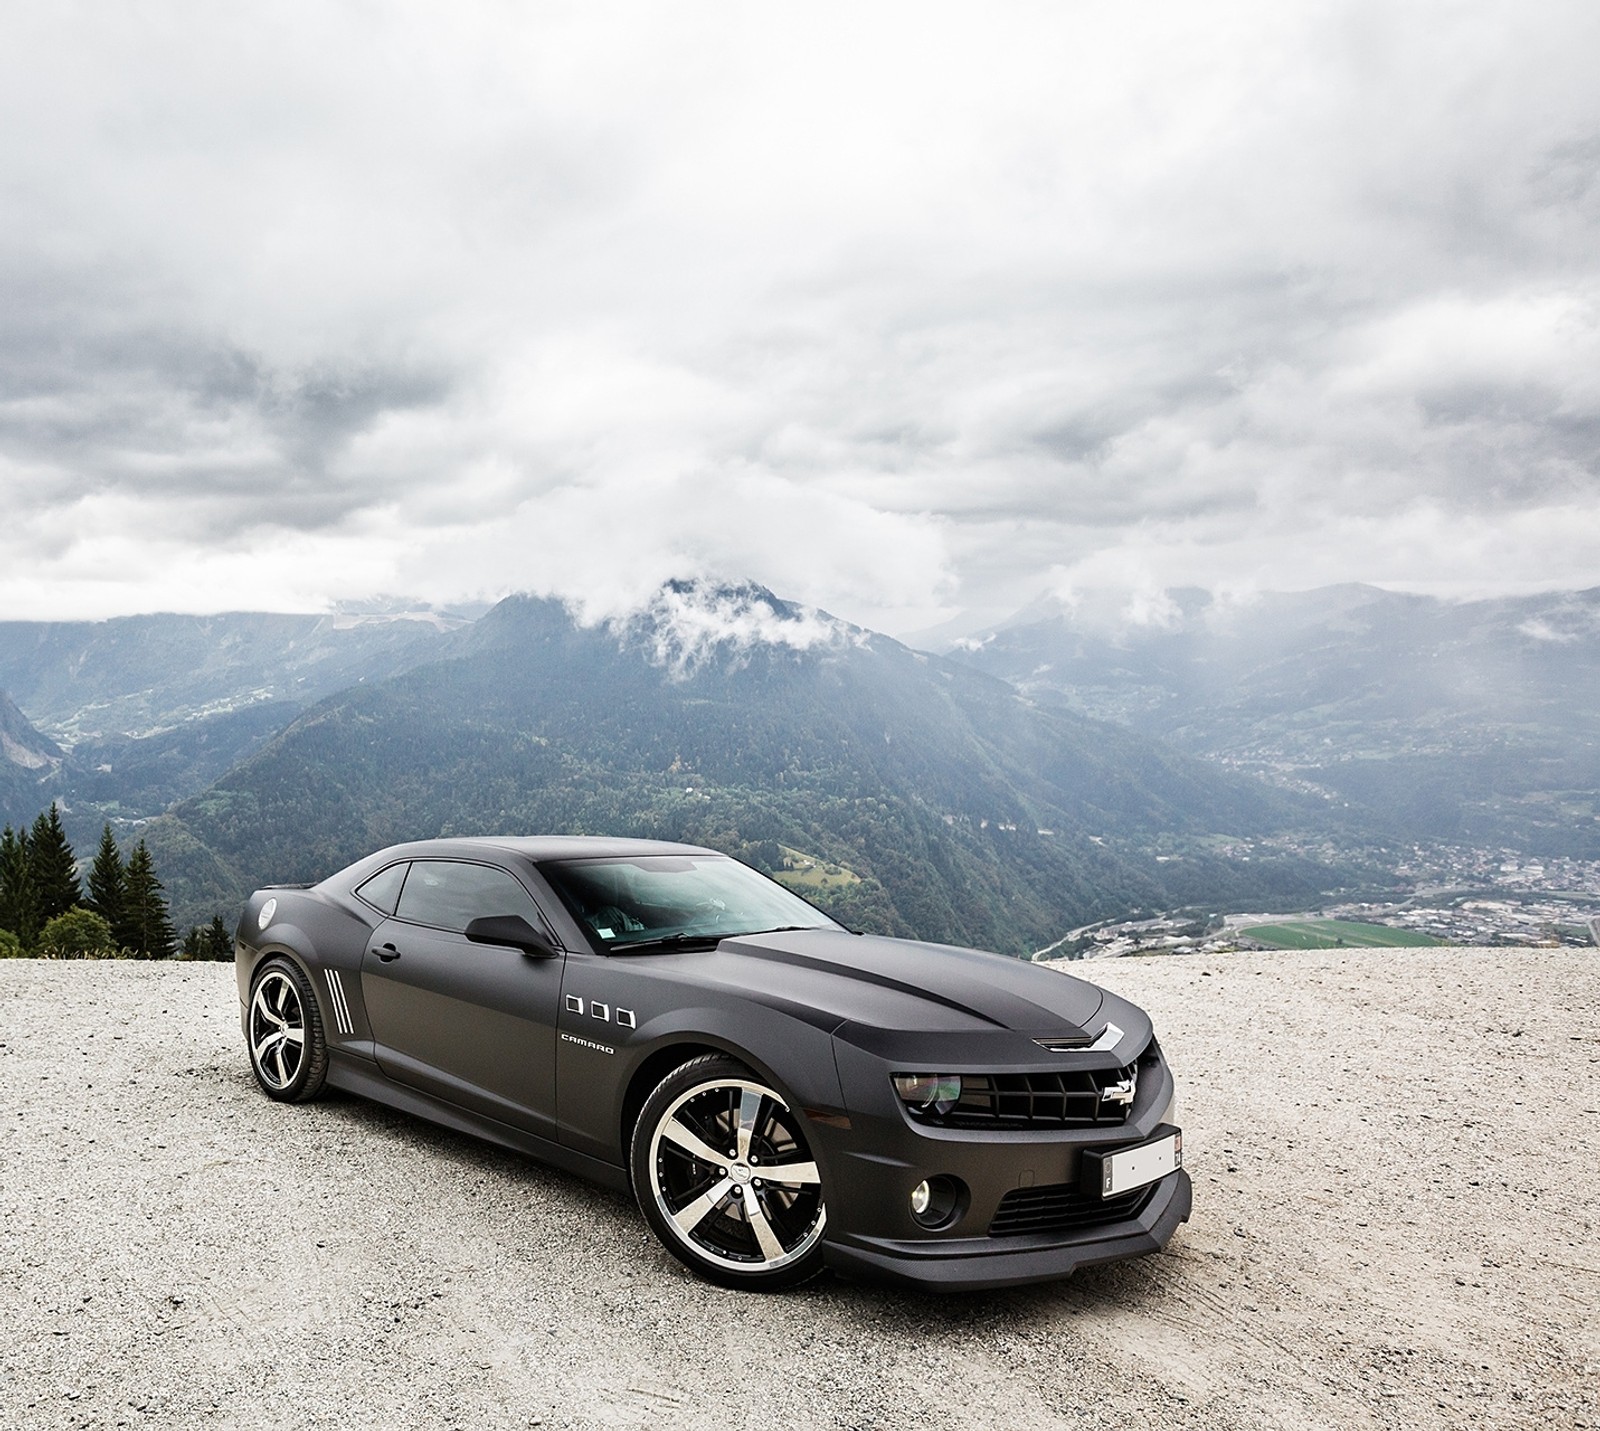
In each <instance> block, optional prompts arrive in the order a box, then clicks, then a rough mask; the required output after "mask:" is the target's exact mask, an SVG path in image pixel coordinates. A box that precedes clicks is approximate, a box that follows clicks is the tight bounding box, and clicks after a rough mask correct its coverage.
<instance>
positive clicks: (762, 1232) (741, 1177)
mask: <svg viewBox="0 0 1600 1431" xmlns="http://www.w3.org/2000/svg"><path fill="white" fill-rule="evenodd" d="M650 1167H651V1169H652V1171H653V1183H652V1187H651V1191H652V1193H653V1194H654V1196H655V1200H656V1206H657V1208H659V1209H660V1211H661V1214H662V1216H663V1217H664V1218H666V1220H667V1225H668V1226H669V1227H670V1228H671V1229H672V1230H673V1232H674V1234H675V1235H676V1236H677V1237H678V1238H679V1239H680V1240H681V1241H682V1242H683V1244H684V1245H685V1246H686V1247H687V1248H688V1249H689V1250H690V1251H691V1252H692V1253H693V1254H694V1255H695V1256H696V1257H698V1258H701V1259H702V1260H704V1261H706V1262H711V1263H714V1264H716V1265H717V1266H719V1267H725V1268H728V1269H730V1270H733V1271H736V1272H775V1271H777V1270H778V1269H779V1268H780V1267H787V1266H788V1265H789V1264H790V1263H792V1262H795V1261H797V1260H798V1259H800V1258H801V1257H804V1256H805V1255H806V1253H808V1252H809V1251H810V1250H811V1249H812V1248H813V1247H815V1246H816V1244H817V1242H818V1240H819V1239H820V1238H821V1237H822V1233H823V1228H824V1227H825V1225H826V1223H827V1211H826V1209H825V1208H824V1206H823V1202H822V1178H821V1175H820V1174H819V1173H818V1172H817V1165H816V1163H815V1162H814V1161H813V1160H812V1158H811V1154H810V1152H809V1151H808V1150H807V1148H806V1145H805V1140H804V1139H803V1138H802V1137H801V1134H800V1128H799V1120H798V1119H797V1118H796V1116H795V1115H794V1114H793V1113H792V1112H791V1111H790V1110H789V1107H788V1105H787V1104H786V1103H784V1101H783V1100H782V1099H781V1098H779V1097H778V1095H777V1094H776V1093H774V1092H773V1091H772V1090H771V1089H770V1088H766V1087H763V1086H762V1085H761V1084H759V1083H752V1082H750V1081H748V1080H746V1079H739V1078H729V1079H719V1080H718V1081H717V1082H715V1083H705V1084H701V1085H700V1087H698V1088H691V1089H690V1090H689V1091H688V1092H687V1093H685V1094H683V1095H682V1096H681V1097H679V1098H677V1099H676V1100H675V1101H674V1102H673V1104H672V1106H671V1107H670V1108H668V1109H667V1111H666V1113H665V1114H663V1115H662V1117H661V1119H660V1121H659V1122H657V1124H656V1126H655V1129H654V1131H653V1132H652V1133H651V1136H650Z"/></svg>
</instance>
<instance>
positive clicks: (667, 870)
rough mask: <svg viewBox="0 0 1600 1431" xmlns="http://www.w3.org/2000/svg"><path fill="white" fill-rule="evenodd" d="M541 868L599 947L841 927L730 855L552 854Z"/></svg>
mask: <svg viewBox="0 0 1600 1431" xmlns="http://www.w3.org/2000/svg"><path fill="white" fill-rule="evenodd" d="M539 872H540V873H541V874H542V875H544V877H545V878H546V879H547V880H549V881H550V883H551V884H552V885H553V886H554V887H555V890H556V893H557V894H559V895H560V896H561V898H562V901H563V902H564V903H565V904H566V906H567V908H568V909H570V910H571V911H572V913H573V915H574V916H575V917H576V918H577V920H578V923H580V924H581V925H582V926H583V928H584V932H585V933H587V934H588V936H589V941H590V943H592V944H593V945H594V946H595V948H596V949H601V950H608V949H610V950H615V949H626V948H628V947H630V946H642V945H646V944H654V943H657V942H663V943H665V944H666V946H667V947H668V948H671V947H672V945H673V944H682V943H691V942H698V941H700V940H717V939H726V938H728V937H729V936H730V935H733V934H759V933H762V932H763V931H766V930H772V929H837V928H839V927H840V926H839V925H837V924H836V923H834V921H833V920H831V919H829V918H828V916H827V915H825V914H824V913H822V911H821V910H819V909H814V908H813V907H812V906H811V905H809V904H807V903H806V902H805V900H803V899H801V898H800V897H799V896H798V895H794V894H790V893H789V891H788V890H786V889H785V888H784V887H783V886H782V885H780V884H775V883H773V881H771V880H770V879H768V878H767V877H766V876H765V875H760V874H757V873H756V872H755V871H754V870H753V869H751V868H749V866H747V865H742V864H740V863H739V862H738V861H737V860H731V859H729V858H728V857H727V856H726V855H643V856H636V857H634V858H631V859H593V860H552V861H550V862H549V863H547V864H541V865H540V866H539Z"/></svg>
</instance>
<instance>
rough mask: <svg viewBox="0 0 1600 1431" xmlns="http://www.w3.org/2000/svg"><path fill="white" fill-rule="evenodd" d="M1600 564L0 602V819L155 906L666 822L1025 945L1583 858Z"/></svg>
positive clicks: (798, 881)
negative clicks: (474, 603)
mask: <svg viewBox="0 0 1600 1431" xmlns="http://www.w3.org/2000/svg"><path fill="white" fill-rule="evenodd" d="M1597 631H1600V593H1567V594H1563V595H1560V596H1552V597H1543V598H1519V599H1515V600H1504V601H1498V602H1486V603H1469V604H1464V605H1456V604H1449V603H1444V602H1440V601H1437V600H1434V599H1431V598H1423V597H1410V596H1403V595H1399V594H1396V593H1392V592H1385V591H1378V590H1375V589H1372V588H1363V587H1348V588H1329V589H1325V590H1323V591H1319V592H1309V593H1300V594H1296V595H1270V596H1263V597H1260V598H1257V599H1255V600H1254V601H1251V602H1248V603H1240V602H1221V601H1218V600H1216V599H1214V598H1212V597H1210V596H1208V595H1206V594H1204V593H1198V592H1184V591H1176V592H1169V593H1164V594H1162V595H1161V596H1160V597H1159V598H1157V599H1154V600H1153V601H1151V602H1148V603H1146V604H1145V606H1144V607H1143V608H1141V609H1139V610H1137V611H1134V612H1132V613H1130V612H1129V611H1128V609H1127V608H1126V607H1125V606H1106V605H1097V604H1096V603H1095V602H1094V601H1093V600H1085V599H1079V600H1077V601H1075V602H1073V603H1063V602H1054V603H1045V604H1041V605H1040V606H1037V607H1035V608H1033V609H1031V610H1029V611H1027V612H1024V613H1021V614H1020V615H1019V616H1018V617H1017V618H1016V619H1014V620H1013V621H1011V622H1008V623H1006V624H1005V625H1004V626H1002V627H1000V628H998V629H996V630H994V631H992V632H989V633H986V634H984V635H982V636H980V637H979V638H977V639H974V640H971V641H966V642H963V643H960V644H959V645H958V646H956V647H954V648H952V649H951V650H950V651H948V652H947V653H945V654H942V655H941V654H934V653H930V652H925V651H917V650H913V649H911V648H909V647H907V646H905V645H902V644H901V643H899V642H896V641H893V640H891V639H890V638H888V637H886V636H883V635H881V634H878V633H874V632H871V631H866V630H863V629H861V628H859V627H854V626H851V625H849V624H848V623H845V622H842V621H838V620H836V619H834V618H832V617H830V616H828V615H827V614H826V613H824V612H821V611H817V610H814V609H811V608H806V607H801V606H797V605H795V604H793V603H789V602H786V601H783V600H781V599H780V598H778V597H777V596H775V595H774V594H773V593H771V592H769V591H766V590H765V589H763V588H761V587H758V586H754V585H751V584H748V583H745V584H731V585H730V584H716V583H708V582H690V583H673V584H670V585H668V586H667V587H664V588H663V589H662V590H661V591H660V592H659V593H658V595H657V597H656V599H655V600H654V601H653V602H652V603H651V604H650V605H649V606H647V607H646V608H645V609H643V610H641V611H638V612H635V613H634V614H633V615H632V616H630V617H628V618H625V619H620V620H613V621H609V622H603V623H599V624H591V625H584V624H582V623H581V622H579V621H578V620H577V619H576V618H575V617H574V615H573V614H572V612H571V611H570V610H569V609H568V608H567V607H566V606H564V605H562V604H561V603H559V602H555V601H549V600H541V599H535V598H531V597H512V598H508V599H507V600H506V601H503V602H501V603H500V604H499V605H498V606H496V607H494V608H493V609H492V610H489V611H488V612H487V613H486V614H482V615H481V616H480V615H479V614H478V613H477V612H473V611H457V612H446V611H437V610H432V609H427V608H416V609H412V608H409V607H406V606H404V605H397V606H395V607H392V608H389V609H379V610H369V611H364V612H348V613H340V614H337V615H334V616H323V617H316V616H274V615H263V614H260V613H233V614H226V615H220V616H211V617H182V616H149V617H132V618H125V619H122V620H118V621H107V622H97V623H0V691H4V692H6V693H7V695H5V696H0V756H3V758H0V820H7V821H10V822H11V823H14V824H15V823H20V822H23V821H31V819H32V818H33V816H34V815H35V814H36V813H37V812H38V810H39V809H40V808H42V807H43V806H44V805H45V804H48V802H49V800H50V799H52V798H55V799H60V800H61V801H62V802H63V804H64V806H65V807H66V811H67V825H68V830H69V833H70V834H71V836H72V838H73V840H74V843H75V844H76V845H78V847H79V848H88V847H91V846H92V844H93V841H94V839H95V837H97V835H98V833H99V827H100V823H101V822H102V821H104V820H109V821H110V822H111V823H112V824H113V826H114V827H115V828H116V829H117V830H118V831H119V833H127V832H131V831H132V830H134V829H137V830H138V831H139V833H140V834H142V835H144V836H145V837H146V838H147V839H148V840H149V842H150V844H151V847H152V849H153V850H154V852H155V853H156V856H157V861H158V868H159V869H160V870H161V872H162V875H163V877H164V878H165V879H166V880H167V883H168V885H169V889H170V892H171V894H172V895H173V900H174V912H175V914H176V915H177V917H178V919H179V922H180V923H197V922H204V921H205V920H207V919H209V918H210V915H211V914H212V912H213V911H215V910H221V911H224V912H225V913H228V914H229V915H230V917H231V907H232V906H234V905H236V904H237V903H238V901H239V900H240V899H242V897H243V896H244V895H245V894H246V893H248V891H249V890H250V889H251V888H254V887H255V886H257V885H259V884H262V883H267V882H281V881H295V880H307V879H315V878H319V877H321V876H322V875H324V874H326V873H329V872H330V871H331V870H333V869H336V868H338V867H339V866H340V865H342V864H343V863H345V862H347V861H348V860H351V859H353V858H355V857H357V856H358V855H361V854H364V853H366V852H367V851H369V850H371V849H373V848H376V847H378V846H380V845H382V844H385V843H388V842H391V841H394V840H399V839H409V838H418V837H424V836H429V835H436V834H446V833H462V832H469V831H485V830H508V831H538V830H573V831H593V832H607V833H616V834H638V835H654V836H662V837H669V838H674V839H692V840H698V841H701V842H703V843H706V844H711V845H714V846H717V847H719V848H723V849H727V850H730V851H732V852H733V853H736V854H738V855H740V856H741V857H742V858H745V859H748V860H750V861H751V862H752V863H755V864H758V865H760V866H761V867H763V868H767V869H769V870H770V871H772V872H774V873H775V874H777V875H778V876H779V877H780V878H783V879H785V880H788V881H790V882H791V883H794V884H795V885H796V887H798V888H801V889H802V890H803V891H804V892H806V893H807V894H809V895H811V896H813V897H815V898H817V899H818V900H819V902H822V903H824V904H825V905H827V906H829V907H831V908H833V909H834V910H835V911H836V912H837V913H838V914H839V915H840V917H841V918H844V919H845V920H846V922H849V923H852V924H854V925H856V926H859V927H864V928H870V929H874V930H881V931H883V932H890V933H902V934H905V933H914V934H917V935H920V936H922V937H925V938H933V939H949V940H953V941H958V942H968V943H976V944H982V945H986V946H988V947H994V948H1001V949H1006V950H1009V951H1011V952H1024V951H1026V950H1027V949H1029V948H1033V947H1038V946H1039V945H1042V944H1044V943H1047V942H1049V941H1051V940H1053V939H1055V938H1058V937H1059V936H1060V935H1061V934H1062V933H1064V932H1065V931H1066V930H1067V929H1068V928H1070V927H1071V926H1073V925H1076V924H1081V923H1086V922H1088V921H1090V920H1092V919H1096V918H1104V917H1110V916H1113V915H1123V914H1130V913H1133V912H1136V911H1139V910H1154V909H1170V908H1174V907H1191V908H1194V909H1196V910H1199V911H1204V912H1215V911H1218V910H1222V909H1227V908H1245V907H1253V908H1291V907H1304V906H1305V905H1306V904H1308V903H1314V902H1316V901H1317V900H1318V899H1319V898H1321V897H1322V896H1324V895H1326V894H1328V893H1330V892H1333V891H1341V890H1342V891H1345V892H1347V893H1348V892H1350V891H1351V890H1353V889H1357V888H1360V889H1373V888H1381V887H1382V886H1383V885H1384V883H1385V880H1386V878H1388V876H1387V874H1386V869H1385V865H1384V861H1383V857H1382V850H1381V848H1379V850H1378V854H1377V856H1376V858H1374V855H1373V850H1374V847H1381V846H1382V845H1383V843H1384V842H1385V841H1395V840H1406V839H1467V838H1470V839H1484V840H1493V841H1501V842H1507V843H1510V844H1511V845H1513V846H1516V847H1518V848H1530V849H1557V848H1559V849H1561V850H1568V851H1578V852H1584V851H1587V850H1589V849H1590V848H1591V845H1592V842H1593V841H1594V838H1595V818H1594V817H1595V815H1596V813H1597V811H1596V808H1595V805H1594V799H1595V797H1594V792H1595V790H1596V789H1597V788H1600V759H1597V750H1600V727H1597V724H1596V717H1595V715H1594V712H1595V710H1596V705H1595V703H1594V701H1593V700H1592V696H1594V695H1596V694H1600V691H1597V690H1596V686H1597V685H1600V665H1597V663H1596V662H1595V660H1594V656H1595V655H1596V654H1600V652H1597V651H1596V649H1595V648H1596V643H1597V642H1600V635H1597Z"/></svg>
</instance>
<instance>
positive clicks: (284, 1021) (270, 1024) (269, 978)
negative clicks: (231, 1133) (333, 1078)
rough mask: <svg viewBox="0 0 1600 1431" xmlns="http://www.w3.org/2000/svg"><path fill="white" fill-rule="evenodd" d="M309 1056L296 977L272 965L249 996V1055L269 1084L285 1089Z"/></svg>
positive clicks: (264, 1080) (264, 1081)
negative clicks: (307, 1054) (251, 995)
mask: <svg viewBox="0 0 1600 1431" xmlns="http://www.w3.org/2000/svg"><path fill="white" fill-rule="evenodd" d="M305 1056H306V1015H305V1009H304V1008H303V1007H302V1006H301V1003H300V991H299V989H297V988H296V987H295V984H294V980H293V979H291V978H290V977H289V976H288V975H287V974H285V973H284V972H283V971H282V970H280V969H270V970H268V971H267V973H266V974H264V975H263V976H262V979H261V982H260V983H259V984H257V985H256V992H255V997H254V998H253V999H251V1000H250V1057H251V1059H252V1060H253V1061H254V1063H255V1066H256V1072H257V1073H258V1074H260V1075H261V1081H262V1082H263V1083H265V1084H266V1085H267V1086H268V1087H269V1088H272V1089H274V1090H275V1091H277V1092H280V1093H281V1092H282V1091H283V1090H284V1089H286V1088H287V1087H288V1086H289V1085H290V1084H291V1083H293V1082H294V1080H295V1075H296V1074H298V1073H299V1072H300V1064H301V1062H302V1061H303V1060H304V1058H305Z"/></svg>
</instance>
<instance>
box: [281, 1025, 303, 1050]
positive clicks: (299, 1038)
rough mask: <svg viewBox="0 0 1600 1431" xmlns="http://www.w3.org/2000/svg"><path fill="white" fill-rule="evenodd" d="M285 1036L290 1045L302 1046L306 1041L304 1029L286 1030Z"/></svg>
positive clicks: (291, 1028) (291, 1027) (292, 1028)
mask: <svg viewBox="0 0 1600 1431" xmlns="http://www.w3.org/2000/svg"><path fill="white" fill-rule="evenodd" d="M283 1036H284V1037H285V1038H286V1039H288V1040H289V1042H290V1043H297V1044H300V1045H302V1046H303V1045H304V1044H305V1041H306V1031H305V1030H304V1029H297V1028H294V1027H293V1026H290V1027H289V1028H286V1029H284V1031H283Z"/></svg>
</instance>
